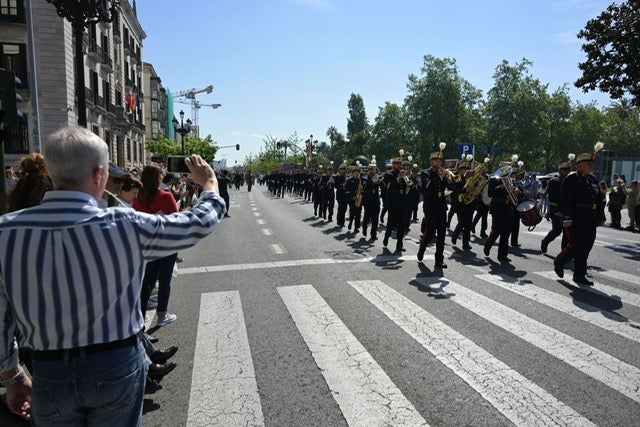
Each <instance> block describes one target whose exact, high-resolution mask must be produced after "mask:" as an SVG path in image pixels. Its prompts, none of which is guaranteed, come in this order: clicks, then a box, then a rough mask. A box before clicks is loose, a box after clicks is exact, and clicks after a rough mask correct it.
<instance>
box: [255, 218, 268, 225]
mask: <svg viewBox="0 0 640 427" xmlns="http://www.w3.org/2000/svg"><path fill="white" fill-rule="evenodd" d="M256 222H257V223H258V225H265V224H266V223H267V221H265V220H264V219H256Z"/></svg>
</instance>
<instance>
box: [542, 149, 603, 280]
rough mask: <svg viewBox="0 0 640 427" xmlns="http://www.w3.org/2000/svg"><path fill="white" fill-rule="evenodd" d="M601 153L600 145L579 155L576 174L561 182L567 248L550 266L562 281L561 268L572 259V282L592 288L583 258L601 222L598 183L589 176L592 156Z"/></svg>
mask: <svg viewBox="0 0 640 427" xmlns="http://www.w3.org/2000/svg"><path fill="white" fill-rule="evenodd" d="M601 149H602V143H601V142H599V143H597V144H596V146H595V152H594V153H583V154H580V155H579V156H578V158H577V163H578V165H577V170H576V171H575V172H572V173H570V174H569V175H567V177H566V178H565V179H564V181H563V182H562V188H561V190H560V210H561V211H562V226H563V227H564V232H565V234H566V235H567V247H566V248H564V250H563V251H562V252H561V253H560V255H558V256H557V257H556V259H555V260H554V262H553V265H554V270H555V272H556V274H557V275H558V276H559V277H563V276H564V270H563V268H564V264H565V263H567V262H568V261H569V260H571V259H572V258H573V265H574V270H573V281H574V282H576V283H577V284H580V285H588V286H593V282H592V281H590V280H589V279H587V258H588V257H589V252H591V248H592V247H593V242H594V241H595V240H596V227H598V226H599V225H602V224H604V221H605V218H604V215H603V214H602V213H603V212H604V208H603V207H602V206H601V204H602V198H601V197H600V194H599V191H598V181H597V180H596V179H595V178H594V176H593V175H592V172H593V163H594V161H595V159H596V153H597V152H598V151H599V150H601Z"/></svg>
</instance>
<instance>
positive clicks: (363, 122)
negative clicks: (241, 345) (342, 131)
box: [346, 93, 369, 157]
mask: <svg viewBox="0 0 640 427" xmlns="http://www.w3.org/2000/svg"><path fill="white" fill-rule="evenodd" d="M347 107H348V108H349V118H348V119H347V138H348V139H349V145H348V147H347V150H346V154H347V155H349V156H351V157H355V156H357V155H359V154H362V150H363V148H364V145H365V144H366V143H367V138H368V136H369V121H368V119H367V113H366V111H365V108H364V100H363V99H362V96H360V95H359V94H356V93H352V94H351V97H350V98H349V102H348V103H347Z"/></svg>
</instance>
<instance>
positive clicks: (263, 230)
mask: <svg viewBox="0 0 640 427" xmlns="http://www.w3.org/2000/svg"><path fill="white" fill-rule="evenodd" d="M262 234H264V235H265V236H273V231H271V229H270V228H263V229H262Z"/></svg>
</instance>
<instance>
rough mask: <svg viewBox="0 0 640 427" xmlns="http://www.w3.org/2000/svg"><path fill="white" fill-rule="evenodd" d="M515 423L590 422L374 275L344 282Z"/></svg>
mask: <svg viewBox="0 0 640 427" xmlns="http://www.w3.org/2000/svg"><path fill="white" fill-rule="evenodd" d="M348 283H349V284H350V285H351V286H352V287H353V288H354V289H356V290H357V291H358V292H359V293H360V294H362V296H364V297H365V298H366V299H367V300H369V301H370V302H371V303H372V304H373V305H375V306H376V307H377V308H378V309H379V310H381V311H382V312H383V313H384V314H385V315H386V316H387V317H389V318H390V319H391V320H392V321H394V322H395V323H396V324H397V325H398V326H400V327H401V328H402V329H403V330H404V331H405V332H407V333H408V334H409V335H410V336H411V337H413V338H414V339H415V340H416V341H418V342H419V343H420V344H421V345H422V346H423V347H424V348H426V349H427V350H428V351H429V352H431V353H432V354H433V355H434V356H435V357H436V358H438V360H440V362H442V363H443V364H444V365H445V366H447V367H448V368H449V369H451V370H452V371H453V372H454V373H455V374H456V375H458V376H459V377H461V378H462V379H463V380H464V381H465V382H466V383H467V384H469V385H470V386H471V387H472V388H473V389H474V390H476V391H477V392H478V393H480V395H481V396H482V397H483V398H484V399H486V400H487V401H488V402H490V403H491V404H492V405H493V406H494V407H495V408H497V409H498V410H499V411H500V412H501V413H502V414H504V416H506V417H507V418H508V419H509V420H511V421H512V422H513V423H514V424H516V425H558V426H569V425H571V426H574V425H575V426H585V425H593V424H592V423H591V422H590V421H589V420H588V419H586V418H584V417H582V416H580V414H578V413H577V412H576V411H575V410H573V409H572V408H570V407H569V406H567V405H565V404H564V403H562V402H560V401H559V400H558V399H556V398H555V397H554V396H552V395H551V394H549V393H547V392H546V391H545V390H544V389H542V388H541V387H539V386H538V385H536V384H534V383H533V382H531V381H529V380H528V379H527V378H525V377H524V376H522V375H521V374H519V373H518V372H516V371H515V370H513V369H511V368H510V367H509V366H508V365H506V364H505V363H503V362H502V361H500V360H498V359H496V358H495V357H493V356H492V355H491V354H490V353H488V352H487V351H485V350H484V349H482V348H481V347H479V346H478V345H476V344H475V343H474V342H473V341H471V340H469V339H467V338H466V337H464V336H463V335H462V334H460V333H458V332H457V331H456V330H455V329H452V328H450V327H448V326H447V325H445V324H444V323H443V322H441V321H440V320H439V319H437V318H436V317H434V316H432V315H431V314H429V313H428V312H427V311H425V310H424V309H422V308H421V307H419V306H418V305H417V304H415V303H414V302H412V301H410V300H409V299H408V298H406V297H404V296H402V295H401V294H400V293H398V292H397V291H395V290H393V289H391V288H390V287H388V286H387V285H385V284H384V283H382V282H380V281H379V280H366V281H350V282H348Z"/></svg>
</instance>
